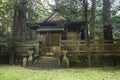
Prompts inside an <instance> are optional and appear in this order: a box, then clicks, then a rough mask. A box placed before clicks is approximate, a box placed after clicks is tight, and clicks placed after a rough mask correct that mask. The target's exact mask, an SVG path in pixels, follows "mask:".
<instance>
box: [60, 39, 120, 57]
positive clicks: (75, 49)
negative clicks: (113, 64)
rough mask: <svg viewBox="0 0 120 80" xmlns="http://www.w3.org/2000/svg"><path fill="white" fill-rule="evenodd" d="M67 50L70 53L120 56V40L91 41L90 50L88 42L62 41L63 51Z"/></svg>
mask: <svg viewBox="0 0 120 80" xmlns="http://www.w3.org/2000/svg"><path fill="white" fill-rule="evenodd" d="M65 49H66V50H67V51H68V52H69V53H87V51H88V49H89V51H90V53H94V54H97V53H99V54H104V55H107V54H115V55H120V41H119V40H109V41H107V40H94V41H90V46H89V48H88V47H87V45H86V41H79V40H63V41H61V51H63V50H65Z"/></svg>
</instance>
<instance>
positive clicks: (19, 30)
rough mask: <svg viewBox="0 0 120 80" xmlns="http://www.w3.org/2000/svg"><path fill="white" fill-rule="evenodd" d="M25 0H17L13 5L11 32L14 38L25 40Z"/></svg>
mask: <svg viewBox="0 0 120 80" xmlns="http://www.w3.org/2000/svg"><path fill="white" fill-rule="evenodd" d="M26 10H27V0H18V1H16V2H15V6H14V26H13V32H14V37H15V40H17V41H25V37H26V36H25V35H26V31H27V30H26Z"/></svg>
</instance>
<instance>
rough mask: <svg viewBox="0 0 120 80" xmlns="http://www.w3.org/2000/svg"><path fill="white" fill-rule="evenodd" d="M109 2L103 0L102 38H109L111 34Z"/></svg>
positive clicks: (111, 37) (108, 0)
mask: <svg viewBox="0 0 120 80" xmlns="http://www.w3.org/2000/svg"><path fill="white" fill-rule="evenodd" d="M110 7H111V2H110V0H103V28H104V39H106V40H111V39H113V36H112V24H111V22H110V19H111V11H110Z"/></svg>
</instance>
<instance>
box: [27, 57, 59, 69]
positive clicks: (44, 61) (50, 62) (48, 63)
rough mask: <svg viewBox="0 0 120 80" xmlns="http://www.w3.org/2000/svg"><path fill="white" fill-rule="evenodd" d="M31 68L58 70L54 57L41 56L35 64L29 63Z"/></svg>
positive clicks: (56, 60)
mask: <svg viewBox="0 0 120 80" xmlns="http://www.w3.org/2000/svg"><path fill="white" fill-rule="evenodd" d="M28 66H31V67H44V68H59V67H60V66H59V65H58V59H57V58H54V57H48V56H42V57H41V58H40V59H39V61H38V62H37V63H36V64H32V63H29V64H28Z"/></svg>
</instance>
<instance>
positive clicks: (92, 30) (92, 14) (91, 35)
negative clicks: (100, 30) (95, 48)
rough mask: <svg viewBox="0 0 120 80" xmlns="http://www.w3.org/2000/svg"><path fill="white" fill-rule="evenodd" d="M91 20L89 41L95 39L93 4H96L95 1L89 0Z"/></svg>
mask: <svg viewBox="0 0 120 80" xmlns="http://www.w3.org/2000/svg"><path fill="white" fill-rule="evenodd" d="M91 3H92V4H91V5H92V8H91V19H90V39H94V38H95V35H94V33H95V8H96V7H95V4H96V0H91Z"/></svg>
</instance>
